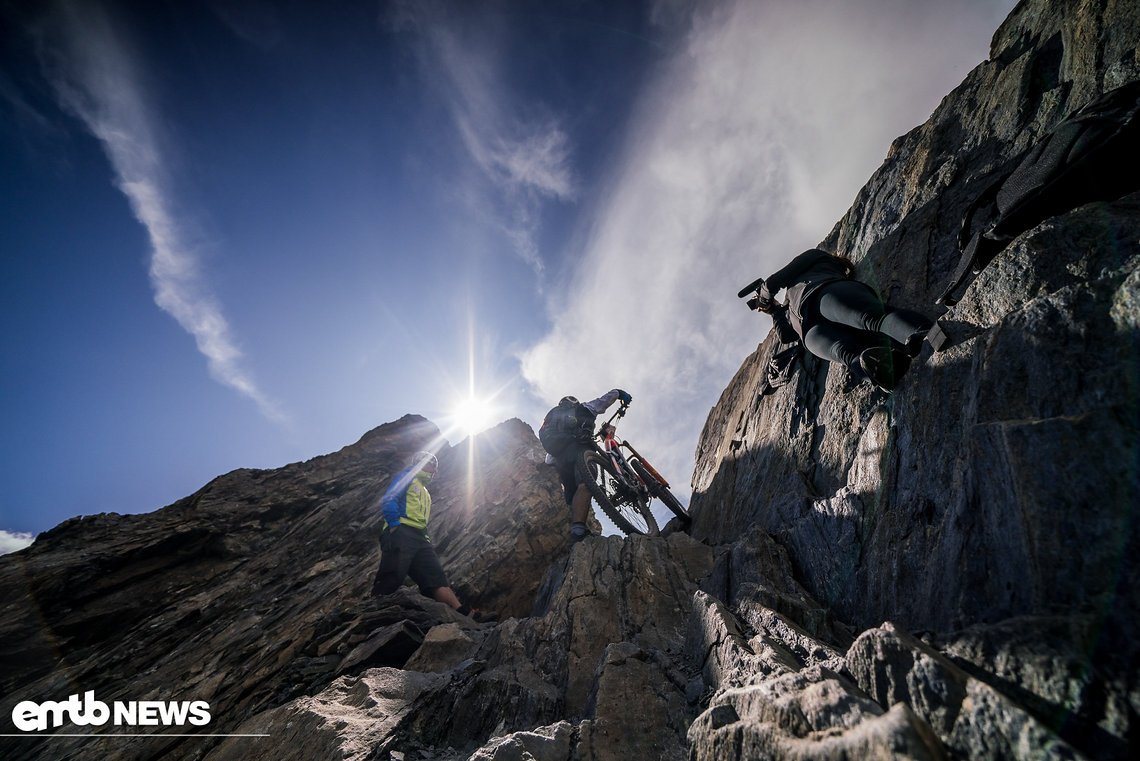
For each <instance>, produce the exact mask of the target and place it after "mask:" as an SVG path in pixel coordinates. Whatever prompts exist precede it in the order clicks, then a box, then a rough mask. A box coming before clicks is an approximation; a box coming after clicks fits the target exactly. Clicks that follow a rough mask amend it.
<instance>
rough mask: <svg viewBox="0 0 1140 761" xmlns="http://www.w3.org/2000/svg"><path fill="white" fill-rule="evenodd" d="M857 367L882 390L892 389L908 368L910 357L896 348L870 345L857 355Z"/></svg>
mask: <svg viewBox="0 0 1140 761" xmlns="http://www.w3.org/2000/svg"><path fill="white" fill-rule="evenodd" d="M859 368H860V369H861V370H862V371H863V372H864V373H865V374H866V375H867V377H868V378H869V379H870V381H871V382H872V383H874V384H875V385H876V386H878V387H879V388H881V389H882V390H884V391H894V389H895V386H897V385H898V382H899V381H900V380H902V377H903V376H904V375H906V371H907V370H909V369H910V357H909V356H907V354H906V352H903V351H899V350H898V349H892V348H888V347H886V346H872V347H871V348H870V349H864V350H863V352H862V353H861V354H860V355H859Z"/></svg>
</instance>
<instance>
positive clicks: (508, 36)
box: [0, 2, 661, 532]
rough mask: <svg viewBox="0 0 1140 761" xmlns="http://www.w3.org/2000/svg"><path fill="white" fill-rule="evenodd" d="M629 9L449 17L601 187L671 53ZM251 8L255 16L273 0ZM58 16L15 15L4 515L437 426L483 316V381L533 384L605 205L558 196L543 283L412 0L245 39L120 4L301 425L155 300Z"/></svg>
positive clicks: (126, 501) (284, 398) (238, 333)
mask: <svg viewBox="0 0 1140 761" xmlns="http://www.w3.org/2000/svg"><path fill="white" fill-rule="evenodd" d="M239 5H240V4H232V3H230V4H223V3H218V4H217V8H225V7H229V8H230V9H231V10H232V9H235V8H238V7H239ZM269 5H270V4H265V6H269ZM611 5H612V4H609V3H594V4H589V3H587V4H580V3H565V4H559V3H544V4H542V8H543V9H544V12H543V13H533V12H531V11H530V10H529V9H530V8H531V7H534V6H533V4H528V3H503V4H498V5H496V6H495V7H494V8H491V7H488V8H486V9H484V10H485V12H484V13H481V14H477V13H474V12H473V10H472V8H470V7H468V6H469V4H453V5H450V6H449V7H447V8H446V9H443V10H444V12H446V13H448V14H466V15H467V16H468V18H466V19H462V18H459V19H457V18H456V17H455V16H454V15H453V16H452V17H451V18H450V20H449V23H451V24H453V25H456V26H457V27H458V28H459V29H466V30H468V32H469V33H470V34H471V35H476V36H482V37H485V38H492V37H493V38H494V39H495V40H497V42H496V43H495V44H496V45H497V46H498V47H497V51H496V54H497V55H498V56H501V57H502V58H504V59H509V65H506V66H504V67H503V68H502V69H501V70H500V71H501V72H502V73H503V74H504V77H503V79H502V81H501V82H500V84H501V86H502V89H503V92H505V93H507V94H508V95H509V96H510V97H511V98H512V99H514V100H515V102H517V103H519V104H520V107H521V108H524V109H526V110H532V111H533V112H534V113H535V114H539V115H541V114H542V113H543V112H546V111H549V112H550V113H551V114H552V115H554V116H556V117H557V118H558V119H559V120H560V122H561V123H562V124H563V125H564V127H565V128H566V129H568V130H569V131H570V132H571V133H572V138H573V143H574V145H575V146H577V148H576V151H575V153H574V156H573V158H574V161H575V167H574V170H575V172H576V173H577V176H578V178H579V181H580V182H581V183H582V185H584V186H588V185H590V184H591V183H592V182H594V181H595V180H596V178H597V177H598V176H599V175H600V174H601V173H602V172H603V171H604V168H605V167H604V163H603V162H604V160H605V157H606V156H607V153H608V152H610V151H612V150H613V142H614V141H615V140H619V139H620V138H621V136H622V131H623V127H622V124H623V120H624V119H625V117H626V114H627V113H628V111H629V109H630V108H631V106H632V103H633V101H634V98H635V97H636V91H637V86H638V82H639V80H640V78H641V77H643V76H644V75H645V71H646V69H647V67H648V66H650V65H651V64H652V63H653V62H654V61H655V60H656V59H658V58H660V57H661V50H660V48H659V47H658V46H657V45H656V44H654V43H653V42H652V41H646V40H647V39H648V37H649V36H650V35H651V34H652V32H651V31H650V30H649V28H648V24H647V21H646V18H645V12H644V8H642V7H641V6H640V5H639V4H636V3H629V4H618V5H620V7H619V8H612V7H610V6H611ZM245 7H247V8H248V9H249V10H250V13H249V14H247V15H248V17H249V18H253V19H256V18H258V16H257V13H256V9H257V8H259V7H262V5H261V4H257V3H249V4H246V6H245ZM54 12H55V11H54V6H52V5H51V4H45V5H44V7H43V8H40V9H27V8H20V9H16V8H14V7H13V6H10V5H8V6H6V7H5V8H4V13H5V16H6V18H5V19H4V25H5V27H6V29H7V31H6V32H5V33H4V34H5V37H4V51H3V58H2V66H3V69H2V76H3V79H4V91H3V92H4V94H5V96H6V97H5V98H3V100H0V108H2V109H3V114H2V119H0V140H2V143H3V151H2V154H0V155H2V158H0V162H2V163H0V202H2V205H3V208H4V215H3V223H2V228H0V237H2V240H3V243H2V245H3V261H4V271H3V278H2V282H3V286H2V288H3V317H4V323H5V326H6V330H5V331H4V332H3V337H2V338H0V350H2V353H3V367H4V373H3V381H2V397H3V401H2V405H3V407H2V414H3V418H4V421H5V424H4V425H3V426H2V427H0V431H2V432H0V455H2V460H3V465H2V468H3V481H4V483H5V485H6V488H5V489H4V492H3V496H2V497H0V529H2V530H6V531H11V532H38V531H42V530H44V529H46V528H48V527H50V526H52V525H54V524H55V523H57V522H59V521H60V520H62V519H64V518H67V517H69V516H72V515H76V514H90V513H94V512H100V511H118V512H138V511H145V510H151V509H154V508H156V507H160V506H162V505H164V504H167V503H169V502H171V501H173V500H174V499H177V498H179V497H181V496H184V495H186V494H188V493H190V492H192V491H193V490H195V489H197V488H198V487H200V486H201V485H202V484H204V483H205V482H206V481H208V480H209V479H210V478H212V477H214V476H216V475H218V474H220V473H223V472H226V471H228V470H231V469H233V468H237V467H246V466H252V467H276V466H279V465H283V464H285V463H287V462H290V461H294V460H297V459H304V458H308V457H312V456H315V455H318V454H322V453H324V452H327V451H330V450H334V449H337V448H339V447H341V446H343V445H346V444H348V443H351V442H352V441H355V440H356V438H358V437H359V436H360V435H361V434H363V433H364V432H365V431H367V430H369V429H371V428H372V427H374V426H376V425H379V424H381V423H383V422H386V421H388V420H392V419H395V418H397V417H399V416H401V415H402V414H404V413H406V412H418V413H422V414H426V415H429V416H430V417H432V418H433V419H434V420H437V421H439V420H440V418H441V417H444V416H446V413H447V412H448V411H449V409H450V406H451V405H452V404H453V403H454V402H455V398H454V397H453V395H452V391H451V389H453V388H454V389H456V390H460V389H462V388H463V386H464V384H465V383H466V373H467V362H468V343H469V341H468V335H469V329H468V325H469V315H474V317H475V319H476V320H477V321H478V323H477V327H476V329H475V332H476V338H477V340H476V344H481V345H483V346H487V347H490V348H491V349H492V350H494V351H496V352H497V354H496V355H495V356H480V357H478V358H477V363H478V364H479V366H480V368H481V369H482V370H484V371H485V372H486V374H487V377H485V378H484V379H483V380H482V381H481V385H482V384H485V385H486V387H487V389H490V388H493V387H495V385H496V384H503V383H510V384H511V385H510V388H509V391H508V392H506V393H505V394H504V397H503V398H504V399H509V398H511V397H513V396H517V395H519V394H522V393H523V392H524V389H523V388H522V386H521V385H520V383H519V381H518V380H517V378H515V379H514V380H513V381H512V378H513V377H514V376H515V375H517V367H516V366H515V363H514V361H513V359H512V358H511V352H512V351H515V350H518V349H519V348H521V347H522V346H525V345H526V344H528V343H530V342H533V341H534V340H536V339H537V338H538V337H539V336H540V335H541V334H542V332H543V331H544V330H545V329H546V328H547V327H548V323H547V322H546V316H545V307H544V297H543V289H545V288H547V287H549V285H550V283H549V282H547V279H550V280H553V281H555V282H556V281H557V279H558V278H559V277H560V273H562V272H564V271H565V270H566V267H567V265H566V264H565V263H564V262H563V258H564V257H565V256H567V250H566V241H567V239H568V238H569V237H571V236H572V234H573V229H574V227H575V224H576V219H577V214H578V209H579V208H580V206H581V201H582V199H576V200H570V201H556V202H553V203H548V202H545V201H544V202H543V203H540V204H536V205H535V207H534V212H535V213H536V214H537V215H539V219H538V220H536V222H537V223H541V224H536V228H535V229H536V230H537V231H540V233H538V238H537V239H536V241H535V243H536V245H537V248H538V250H539V251H540V252H541V253H540V256H541V258H542V260H543V262H544V265H545V273H544V275H543V276H542V277H539V276H537V275H536V274H535V272H534V271H533V270H532V268H531V267H530V266H528V265H527V264H526V263H525V262H524V261H523V260H522V258H521V257H520V256H518V255H516V254H515V253H514V252H513V251H512V247H511V242H510V241H509V240H507V239H506V238H505V237H504V236H503V234H502V231H501V225H500V224H498V222H497V221H496V220H495V219H492V218H488V217H487V216H486V215H484V214H480V213H478V211H477V209H476V208H475V207H471V206H468V205H465V204H464V202H463V200H462V199H461V198H457V195H458V194H462V193H466V194H473V193H478V192H481V190H480V189H479V188H478V187H477V183H476V181H475V180H472V179H471V176H472V175H473V174H474V173H475V170H474V169H473V168H472V166H471V161H470V159H469V158H468V157H467V156H465V155H464V152H463V150H462V148H461V146H459V145H458V144H457V140H456V137H455V127H454V126H453V124H452V123H451V121H450V120H449V119H448V118H447V113H446V108H445V105H444V104H443V103H441V102H440V99H439V97H438V95H437V93H435V92H434V91H433V89H432V87H431V83H430V82H425V81H424V78H425V75H426V74H427V72H425V70H424V69H423V68H422V67H419V66H417V61H416V54H415V51H414V44H413V43H414V37H415V36H416V31H415V30H414V29H407V28H399V25H398V24H393V23H392V22H391V15H392V14H393V13H394V12H395V10H394V7H389V6H385V5H378V4H376V3H373V2H361V3H351V2H350V3H337V4H335V11H334V10H323V9H321V8H319V7H317V6H316V5H315V4H310V3H287V4H283V5H280V6H277V7H276V8H275V9H274V10H273V11H272V12H269V13H265V14H262V18H264V19H265V23H262V24H260V25H258V24H256V23H254V24H253V25H252V26H251V25H249V24H248V23H247V25H246V27H245V28H244V30H243V31H244V32H245V34H246V36H245V37H243V36H241V35H239V34H236V33H235V32H234V29H233V28H231V26H227V24H226V23H225V21H224V20H223V14H221V13H216V12H214V10H212V9H211V7H210V6H209V4H197V3H178V2H169V3H167V2H158V3H156V2H139V3H115V4H113V5H108V6H107V12H108V15H109V17H110V19H111V22H112V24H113V26H114V28H115V29H116V31H117V33H118V39H119V42H120V43H121V44H124V45H125V46H126V47H127V49H128V51H129V56H130V60H131V62H132V64H133V66H134V69H135V71H136V73H137V74H138V75H139V77H138V81H139V83H141V88H140V89H141V90H142V97H143V98H144V100H145V102H146V104H147V108H148V111H149V113H150V114H151V116H152V122H151V123H152V124H153V125H154V126H155V127H156V130H157V132H158V135H159V142H160V145H161V146H162V148H163V163H164V165H165V167H166V169H167V173H168V177H169V184H168V185H167V188H168V189H169V190H170V192H171V195H172V198H171V201H172V203H173V205H174V208H175V209H176V217H177V219H178V222H179V227H180V231H181V234H182V236H183V240H185V241H187V242H188V243H189V245H190V247H191V248H192V249H193V251H194V253H195V256H196V259H197V261H198V264H199V267H200V269H201V272H202V279H203V280H204V281H205V282H206V283H207V285H208V292H209V294H210V295H211V296H212V298H213V299H214V300H215V301H216V302H217V303H218V304H219V305H220V307H221V310H222V312H223V314H224V315H225V317H226V319H227V321H228V324H229V326H230V330H231V334H232V335H233V337H234V340H235V343H236V344H237V345H238V346H239V347H240V348H241V349H242V351H243V354H244V364H245V367H246V368H247V369H248V370H249V373H250V375H251V376H252V377H253V378H254V380H255V382H256V383H257V384H258V386H259V388H260V389H261V390H262V391H264V393H265V394H266V395H267V396H268V397H270V398H271V399H273V400H274V401H276V402H277V403H279V405H280V407H281V408H282V410H283V411H284V413H285V415H286V416H287V417H288V418H289V422H288V423H286V424H279V423H275V422H273V421H271V420H267V419H266V418H265V416H263V415H261V414H259V412H258V409H257V407H256V406H255V405H254V404H252V403H251V402H250V401H249V400H248V399H245V398H243V397H242V396H241V395H239V394H238V393H235V391H234V390H233V389H231V388H228V387H226V386H223V385H221V384H219V383H217V382H215V381H214V380H212V379H211V378H210V375H209V372H208V370H207V366H206V362H205V360H204V358H203V357H202V355H201V354H200V353H199V352H198V351H197V350H196V348H195V344H194V339H193V337H192V336H190V335H189V334H188V333H187V332H186V331H185V330H183V329H182V328H181V327H180V326H179V325H178V324H177V323H176V322H175V320H174V319H172V318H171V317H170V316H169V315H167V314H165V313H164V312H162V311H161V310H160V309H159V308H158V307H157V306H156V305H155V303H154V299H153V292H152V288H151V285H150V282H149V280H148V275H147V266H148V257H149V248H150V247H149V243H148V240H147V236H146V232H145V230H144V229H143V227H142V226H141V225H140V223H139V221H138V220H137V219H136V218H135V215H134V214H133V213H132V210H131V207H130V205H129V203H128V201H127V198H126V197H125V196H124V194H123V193H122V192H120V190H119V189H117V188H116V186H115V174H114V171H113V169H112V167H111V165H110V162H109V161H108V158H107V156H106V154H105V152H104V149H103V147H102V145H101V144H100V142H99V141H98V140H97V139H95V138H94V137H93V136H92V135H91V133H90V131H89V129H88V127H87V126H86V125H85V124H84V123H83V122H82V121H81V120H79V119H77V118H76V117H75V116H74V115H73V114H71V113H68V112H67V111H65V110H64V109H62V108H61V107H60V101H59V99H58V98H57V95H56V93H55V91H54V89H53V82H52V76H53V73H52V71H51V69H50V67H45V65H44V64H45V60H47V59H46V58H45V56H44V55H43V53H42V52H40V51H41V50H42V46H44V45H49V46H51V45H56V44H57V42H56V40H57V35H53V34H52V26H53V24H55V23H56V22H55V20H54V18H53V14H54ZM231 15H232V13H231ZM232 20H233V19H232V18H231V21H232ZM492 208H493V205H492ZM513 414H519V412H517V411H514V410H511V409H504V410H503V411H502V415H501V417H508V416H510V415H513ZM440 422H442V421H440ZM456 438H457V437H456Z"/></svg>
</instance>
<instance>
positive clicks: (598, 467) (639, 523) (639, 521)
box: [575, 450, 659, 536]
mask: <svg viewBox="0 0 1140 761" xmlns="http://www.w3.org/2000/svg"><path fill="white" fill-rule="evenodd" d="M575 468H576V471H577V475H578V480H579V481H580V482H581V483H584V484H586V488H588V489H589V490H590V494H591V496H593V498H594V501H595V502H597V503H598V507H600V508H602V512H604V513H605V514H606V515H607V516H609V519H610V520H611V521H613V522H614V525H615V526H617V527H618V530H619V531H621V532H623V533H624V534H626V535H627V536H632V535H634V534H646V535H654V534H657V533H658V531H659V529H658V528H657V521H656V520H655V519H654V518H653V513H651V512H650V511H649V504H648V501H647V500H645V499H643V498H642V497H641V496H640V495H639V494H637V492H636V491H634V490H632V489H630V488H629V487H628V486H626V485H624V484H623V483H622V482H621V481H620V480H619V478H618V476H617V473H616V471H615V470H614V466H613V463H612V462H611V461H610V460H609V458H606V457H603V456H602V455H601V454H599V453H598V452H596V451H590V450H587V451H586V452H584V453H583V454H582V459H581V460H579V461H578V462H577V464H576V465H575Z"/></svg>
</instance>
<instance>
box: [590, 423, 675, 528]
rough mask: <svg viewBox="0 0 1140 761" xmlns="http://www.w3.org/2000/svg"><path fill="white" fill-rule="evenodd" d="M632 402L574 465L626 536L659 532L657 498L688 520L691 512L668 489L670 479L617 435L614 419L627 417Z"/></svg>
mask: <svg viewBox="0 0 1140 761" xmlns="http://www.w3.org/2000/svg"><path fill="white" fill-rule="evenodd" d="M628 408H629V404H627V403H624V402H623V403H622V404H621V406H620V407H618V410H617V412H615V413H614V414H613V415H611V416H610V419H609V420H607V421H606V422H605V423H602V425H601V427H600V428H599V429H598V432H597V433H596V434H594V439H595V440H596V441H595V442H594V448H593V449H587V450H586V451H585V452H583V453H582V458H581V459H580V460H579V461H578V462H577V463H576V464H575V467H576V468H577V471H578V480H579V481H580V482H581V483H584V484H586V487H587V488H588V489H589V490H590V494H591V495H593V497H594V501H596V502H597V503H598V506H599V507H601V508H602V511H603V512H604V513H605V514H606V515H608V516H609V518H610V520H612V521H613V522H614V525H616V526H617V527H618V528H619V529H620V530H621V531H623V532H624V533H625V534H627V535H632V534H647V535H649V536H655V535H657V534H659V533H660V529H659V528H658V526H657V519H656V518H654V517H653V512H652V511H651V510H650V509H649V502H650V500H652V499H653V498H654V497H656V498H657V499H659V500H661V501H662V502H663V503H664V504H665V506H666V507H667V508H669V510H670V511H672V512H673V514H674V515H676V516H677V517H678V518H680V519H681V520H682V521H685V522H686V523H687V522H688V520H689V514H688V511H687V510H686V509H685V507H684V506H683V505H682V504H681V503H680V501H679V500H678V499H677V498H676V497H674V496H673V492H671V491H669V482H668V481H666V480H665V478H664V477H663V476H662V475H661V474H660V473H658V472H657V470H656V469H655V468H654V467H653V466H652V465H651V464H650V463H649V461H648V460H646V459H645V458H644V457H643V456H642V455H641V454H640V453H639V452H638V451H637V450H636V449H634V448H633V445H631V444H630V443H629V442H628V441H621V440H620V439H618V438H617V436H616V433H617V426H616V425H615V424H614V420H615V419H617V418H623V417H625V411H626V410H627V409H628Z"/></svg>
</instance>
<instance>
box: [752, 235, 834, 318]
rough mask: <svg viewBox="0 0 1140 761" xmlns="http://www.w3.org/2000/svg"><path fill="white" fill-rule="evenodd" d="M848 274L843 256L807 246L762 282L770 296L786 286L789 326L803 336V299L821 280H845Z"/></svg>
mask: <svg viewBox="0 0 1140 761" xmlns="http://www.w3.org/2000/svg"><path fill="white" fill-rule="evenodd" d="M850 274H851V269H850V265H849V264H848V262H847V260H846V259H840V258H839V257H838V256H832V255H831V254H829V253H827V252H826V251H820V250H819V249H818V248H811V249H808V250H807V251H804V252H803V253H802V254H800V255H799V256H797V257H796V258H795V259H792V260H791V261H790V262H788V263H787V264H786V265H784V266H783V267H781V268H780V269H779V270H777V271H776V272H775V273H773V274H772V276H771V277H769V278H767V279H766V280H765V281H764V285H765V287H766V288H767V289H768V295H769V296H771V297H775V295H776V294H777V293H779V292H780V291H781V290H783V289H784V288H787V289H788V319H789V321H790V322H791V325H792V328H793V329H795V331H796V333H797V334H798V335H799V336H800V338H803V334H804V329H803V322H802V313H801V308H802V306H803V303H804V301H805V300H806V299H807V297H808V296H810V295H811V294H812V293H814V292H815V290H816V289H817V288H819V287H820V286H821V285H823V284H824V283H830V282H833V281H835V280H846V279H847V278H848V277H849V276H850Z"/></svg>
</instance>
